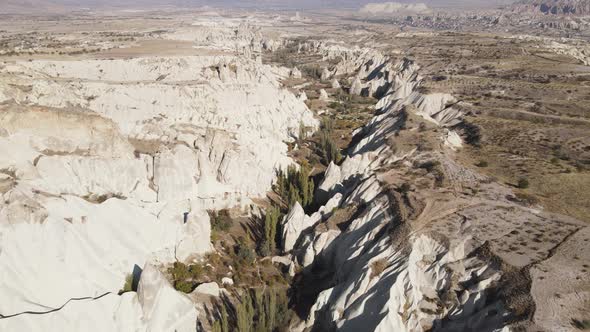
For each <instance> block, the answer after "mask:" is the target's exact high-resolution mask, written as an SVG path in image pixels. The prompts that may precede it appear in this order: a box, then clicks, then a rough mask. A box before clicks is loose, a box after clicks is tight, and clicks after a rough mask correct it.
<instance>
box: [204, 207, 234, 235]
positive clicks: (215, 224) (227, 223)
mask: <svg viewBox="0 0 590 332" xmlns="http://www.w3.org/2000/svg"><path fill="white" fill-rule="evenodd" d="M207 212H208V213H209V217H210V218H211V228H212V229H213V230H214V231H222V232H227V231H228V230H229V229H230V228H231V227H232V225H233V221H232V219H231V216H230V215H229V211H228V210H227V209H223V210H219V211H213V210H210V211H207Z"/></svg>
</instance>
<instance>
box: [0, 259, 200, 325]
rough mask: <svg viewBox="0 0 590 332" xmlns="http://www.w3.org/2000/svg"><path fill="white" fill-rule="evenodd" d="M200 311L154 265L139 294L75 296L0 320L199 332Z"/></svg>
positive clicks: (145, 275) (146, 272) (148, 268)
mask: <svg viewBox="0 0 590 332" xmlns="http://www.w3.org/2000/svg"><path fill="white" fill-rule="evenodd" d="M197 315H198V312H197V310H196V309H195V307H194V305H193V303H192V302H191V300H190V299H189V298H187V297H186V296H185V295H183V294H181V293H179V292H177V291H176V290H175V289H174V288H173V287H172V286H171V285H170V284H169V283H168V281H167V280H166V278H165V277H164V276H163V275H162V273H160V271H158V269H157V268H155V267H154V266H152V265H146V266H145V268H144V269H143V271H142V272H141V279H140V281H139V288H138V291H137V293H135V292H128V293H124V294H122V295H121V296H119V295H116V294H113V293H103V294H97V295H95V296H93V297H87V298H79V299H72V300H70V301H68V302H67V303H66V302H64V303H62V304H60V305H59V306H56V307H45V308H39V310H38V311H35V312H28V313H22V314H19V315H17V316H14V317H7V318H3V319H0V329H1V330H2V331H31V332H35V331H39V332H41V331H56V330H59V331H117V332H124V331H146V332H147V331H179V332H181V331H183V332H190V331H195V325H196V321H197Z"/></svg>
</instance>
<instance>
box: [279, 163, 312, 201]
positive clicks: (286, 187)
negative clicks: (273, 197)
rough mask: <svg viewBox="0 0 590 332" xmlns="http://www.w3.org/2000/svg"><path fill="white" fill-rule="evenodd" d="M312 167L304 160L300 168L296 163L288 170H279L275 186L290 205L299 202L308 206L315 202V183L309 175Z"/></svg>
mask: <svg viewBox="0 0 590 332" xmlns="http://www.w3.org/2000/svg"><path fill="white" fill-rule="evenodd" d="M310 173H311V169H310V167H309V164H308V163H307V162H306V161H304V162H303V163H302V164H301V166H300V167H299V169H297V167H296V166H295V165H290V166H289V167H287V172H286V173H285V172H284V171H283V170H278V171H277V183H276V184H275V186H274V189H275V192H276V193H277V194H278V195H279V196H280V197H281V199H282V200H283V201H284V202H286V203H287V204H288V205H289V206H290V207H291V206H293V205H294V204H295V202H299V204H301V206H303V207H304V208H305V207H308V206H309V205H310V204H311V203H313V192H314V190H315V185H314V183H313V179H311V178H310V177H309V174H310Z"/></svg>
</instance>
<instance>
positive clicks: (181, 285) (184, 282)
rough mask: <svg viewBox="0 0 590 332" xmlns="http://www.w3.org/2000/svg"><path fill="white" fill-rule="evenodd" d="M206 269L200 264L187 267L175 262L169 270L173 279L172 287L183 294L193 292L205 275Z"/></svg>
mask: <svg viewBox="0 0 590 332" xmlns="http://www.w3.org/2000/svg"><path fill="white" fill-rule="evenodd" d="M203 272H204V268H203V266H202V265H200V264H191V265H186V264H184V263H182V262H174V264H173V265H172V266H171V267H169V268H168V273H169V274H170V276H171V277H172V285H173V286H174V288H175V289H176V290H177V291H180V292H183V293H190V292H192V291H193V290H194V289H195V287H196V286H197V284H198V281H199V279H200V278H201V276H202V275H203Z"/></svg>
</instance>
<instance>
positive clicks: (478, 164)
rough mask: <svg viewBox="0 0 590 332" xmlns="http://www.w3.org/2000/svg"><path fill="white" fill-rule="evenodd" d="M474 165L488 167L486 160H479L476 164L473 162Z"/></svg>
mask: <svg viewBox="0 0 590 332" xmlns="http://www.w3.org/2000/svg"><path fill="white" fill-rule="evenodd" d="M475 166H477V167H482V168H484V167H488V162H487V161H485V160H480V161H479V162H478V163H477V164H475Z"/></svg>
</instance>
